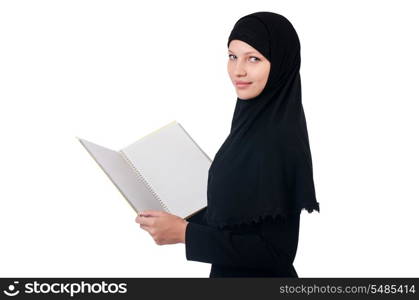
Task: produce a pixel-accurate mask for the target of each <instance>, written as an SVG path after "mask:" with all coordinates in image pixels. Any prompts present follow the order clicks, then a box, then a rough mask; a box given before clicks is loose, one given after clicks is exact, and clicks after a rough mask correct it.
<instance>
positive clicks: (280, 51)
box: [206, 12, 320, 228]
mask: <svg viewBox="0 0 419 300" xmlns="http://www.w3.org/2000/svg"><path fill="white" fill-rule="evenodd" d="M234 39H237V40H241V41H244V42H246V43H247V44H249V45H251V46H252V47H253V48H255V49H256V50H258V51H259V52H260V53H261V54H263V55H264V56H265V57H266V58H267V59H268V60H269V62H270V64H271V66H270V71H269V77H268V81H267V83H266V85H265V87H264V89H263V90H262V92H261V93H260V94H259V95H257V96H256V97H253V98H251V99H240V98H237V99H236V106H235V110H234V115H233V119H232V124H231V130H230V133H229V135H228V136H227V138H226V140H225V141H224V143H223V144H222V145H221V147H220V149H219V150H218V152H217V153H216V155H215V157H214V160H213V162H212V164H211V166H210V169H209V171H208V190H207V197H208V199H207V201H208V206H207V211H206V220H207V223H208V224H209V225H213V226H217V227H219V228H223V227H225V226H230V225H231V226H235V225H240V224H251V223H252V222H256V223H257V222H259V221H261V220H263V219H266V218H276V217H283V218H286V217H287V216H289V215H290V214H292V213H300V212H301V210H302V209H306V210H307V211H308V212H310V213H311V212H312V211H313V210H317V211H318V212H320V210H319V203H318V202H317V200H316V195H315V189H314V183H313V170H312V160H311V152H310V145H309V139H308V133H307V125H306V120H305V116H304V110H303V106H302V102H301V83H300V73H299V70H300V42H299V39H298V36H297V33H296V31H295V29H294V27H293V26H292V24H291V23H290V22H289V21H288V20H287V19H286V18H285V17H283V16H281V15H279V14H276V13H272V12H256V13H252V14H249V15H246V16H244V17H242V18H240V19H239V20H238V21H237V22H236V24H235V25H234V27H233V30H232V32H231V34H230V36H229V38H228V44H227V46H228V45H229V44H230V41H231V40H234Z"/></svg>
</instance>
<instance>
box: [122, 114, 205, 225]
mask: <svg viewBox="0 0 419 300" xmlns="http://www.w3.org/2000/svg"><path fill="white" fill-rule="evenodd" d="M121 152H123V153H124V154H125V155H126V156H127V157H128V159H129V160H130V161H131V162H132V163H133V164H134V165H135V167H136V168H137V169H138V170H139V171H140V173H141V174H142V175H143V176H144V178H145V179H146V180H147V182H148V183H149V184H150V186H151V187H152V189H153V190H154V191H155V192H156V194H157V195H158V196H159V198H160V199H161V200H162V202H163V203H164V204H165V205H166V206H167V208H168V209H169V212H170V213H172V214H174V215H177V216H179V217H182V218H185V217H187V216H189V215H191V214H192V213H195V212H196V211H198V210H200V209H202V208H203V207H205V206H207V181H208V170H209V167H210V165H211V163H212V161H211V159H210V158H209V157H208V156H207V155H206V154H205V153H204V152H203V151H202V150H201V149H200V148H199V146H198V145H197V144H196V143H195V142H194V141H193V140H192V138H191V137H190V136H189V135H188V134H187V133H186V131H185V130H184V129H183V127H182V126H181V125H180V124H179V123H178V122H176V121H174V122H171V123H169V124H168V125H166V126H164V127H162V128H161V129H159V130H156V131H154V132H152V133H151V134H149V135H147V136H145V137H143V138H142V139H140V140H138V141H137V142H135V143H133V144H131V145H129V146H127V147H125V148H123V149H122V150H121Z"/></svg>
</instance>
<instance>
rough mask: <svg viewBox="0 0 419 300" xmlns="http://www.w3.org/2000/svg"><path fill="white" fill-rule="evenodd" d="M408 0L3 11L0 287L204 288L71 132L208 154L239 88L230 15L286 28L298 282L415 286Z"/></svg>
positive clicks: (413, 68) (414, 122) (195, 267)
mask: <svg viewBox="0 0 419 300" xmlns="http://www.w3.org/2000/svg"><path fill="white" fill-rule="evenodd" d="M414 5H415V1H382V0H381V1H354V0H351V1H319V0H317V1H310V0H307V1H296V0H292V1H279V0H272V1H262V0H259V1H244V0H241V1H227V2H226V1H224V2H221V1H219V2H214V1H213V2H209V1H207V2H205V3H204V2H202V1H147V2H146V1H103V0H101V1H86V0H84V1H2V2H0V43H1V44H0V101H1V102H0V130H1V135H0V137H1V140H0V143H1V155H0V185H1V188H0V238H1V247H0V276H4V277H6V276H7V277H9V276H10V277H13V276H15V277H17V276H62V277H66V276H75V277H76V276H102V277H105V276H109V277H112V276H115V277H118V276H126V277H208V275H209V270H210V265H209V264H204V263H200V262H194V261H187V260H186V257H185V245H184V244H175V245H165V246H159V245H156V244H155V243H154V240H153V239H152V238H151V236H150V235H149V234H148V233H147V232H146V231H144V230H142V229H141V228H140V227H139V226H138V224H137V223H135V221H134V219H135V216H136V214H135V212H134V211H133V210H132V209H131V208H130V207H129V205H128V204H127V203H126V201H125V199H124V198H123V197H122V195H121V194H120V193H119V191H118V190H117V189H116V188H115V186H114V185H113V184H112V183H111V182H110V181H109V179H108V178H107V177H106V175H105V174H104V173H103V172H102V171H101V170H100V168H99V167H98V166H97V164H96V163H95V162H94V161H93V160H92V158H91V157H90V156H89V154H88V153H87V152H86V150H85V149H84V148H83V147H82V146H81V144H80V143H79V142H78V140H77V139H76V136H79V137H82V138H86V139H88V140H91V141H94V142H96V143H98V144H100V145H104V146H106V147H109V148H111V149H115V150H118V149H121V148H123V147H125V146H127V145H129V144H130V143H132V142H133V141H135V140H137V139H139V138H140V137H142V136H143V135H145V134H147V133H149V132H150V131H152V130H155V129H156V128H159V127H161V126H163V125H165V124H167V123H169V122H171V121H172V120H177V121H179V122H180V123H181V124H182V125H183V126H184V127H185V128H186V130H187V131H188V132H189V133H190V134H191V136H192V137H193V138H194V139H195V140H196V141H197V143H198V144H199V145H200V146H201V147H202V148H203V149H204V151H205V152H206V153H207V154H208V155H209V156H210V157H211V158H213V157H214V154H215V153H216V151H217V150H218V148H219V147H220V146H221V143H222V142H223V141H224V139H225V138H226V136H227V134H228V132H229V129H230V124H231V118H232V113H233V109H234V105H235V100H236V94H235V92H234V88H233V86H232V84H231V82H230V79H229V78H228V75H227V66H226V65H227V59H228V57H227V38H228V35H229V33H230V31H231V29H232V27H233V25H234V23H235V22H236V20H237V19H238V18H240V17H241V16H243V15H245V14H249V13H252V12H255V11H261V10H268V11H273V12H276V13H279V14H282V15H284V16H286V17H287V18H288V19H289V20H290V21H291V23H293V25H294V27H295V29H296V30H297V33H298V34H299V37H300V42H301V56H302V63H301V78H302V95H303V105H304V109H305V113H306V119H307V126H308V131H309V138H310V145H311V152H312V157H313V168H314V180H315V185H316V193H317V198H318V201H319V202H320V213H317V212H314V213H313V214H308V213H307V212H306V211H303V213H302V217H301V228H300V240H299V245H298V251H297V256H296V258H295V261H294V265H295V268H296V270H297V272H298V274H299V276H300V277H370V276H371V277H372V276H377V277H386V276H394V277H404V276H418V275H419V262H418V258H417V253H419V243H418V237H417V236H418V235H417V229H418V228H419V221H418V218H417V214H418V211H419V204H418V202H419V192H418V189H417V184H418V175H419V174H418V170H419V158H418V153H419V146H418V132H417V130H418V127H419V118H418V112H419V111H418V104H417V102H418V100H419V97H418V96H419V92H418V89H417V85H418V75H419V74H418V70H419V58H418V57H419V56H418V53H419V41H418V37H417V36H418V34H417V28H419V19H418V18H417V11H418V10H417V7H415V6H414Z"/></svg>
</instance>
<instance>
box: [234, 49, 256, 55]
mask: <svg viewBox="0 0 419 300" xmlns="http://www.w3.org/2000/svg"><path fill="white" fill-rule="evenodd" d="M228 51H230V52H233V51H231V50H230V49H228ZM233 53H234V52H233ZM250 53H256V52H255V51H248V52H245V53H243V54H250Z"/></svg>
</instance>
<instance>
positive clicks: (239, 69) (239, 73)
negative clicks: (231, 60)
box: [234, 62, 246, 76]
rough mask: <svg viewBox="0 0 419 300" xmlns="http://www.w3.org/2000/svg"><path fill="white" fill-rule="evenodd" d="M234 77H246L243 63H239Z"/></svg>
mask: <svg viewBox="0 0 419 300" xmlns="http://www.w3.org/2000/svg"><path fill="white" fill-rule="evenodd" d="M234 75H236V76H244V75H246V69H245V67H244V65H243V63H239V62H238V63H237V64H236V67H235V68H234Z"/></svg>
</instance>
